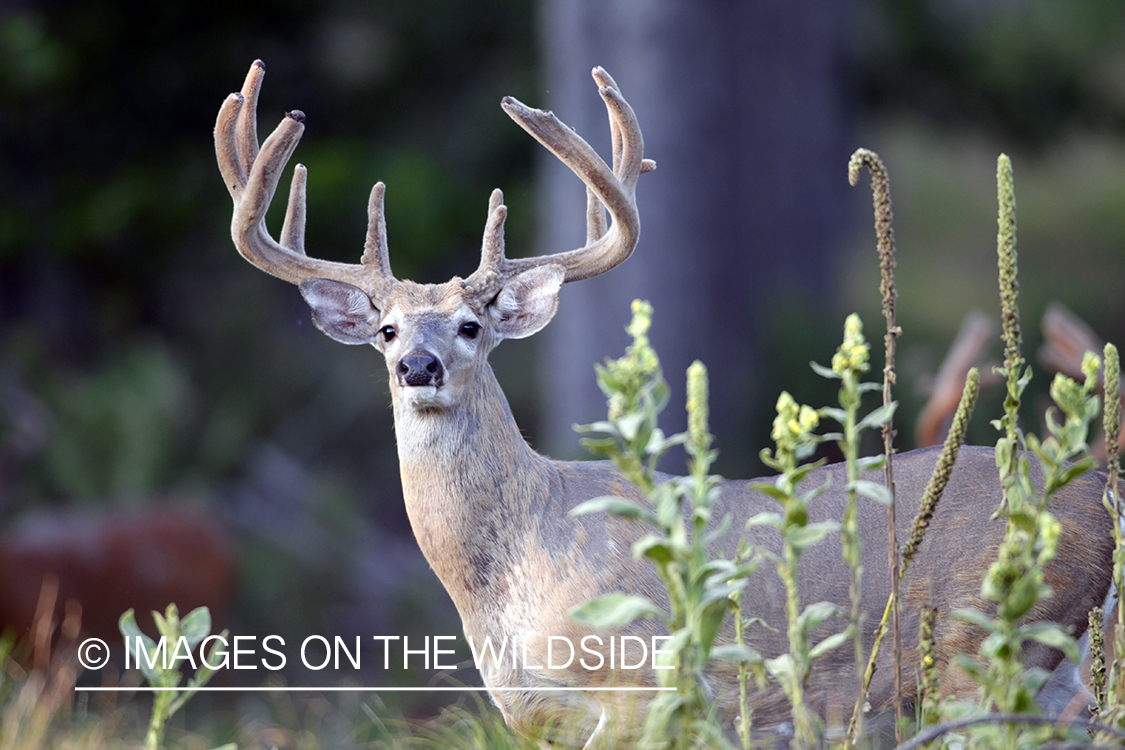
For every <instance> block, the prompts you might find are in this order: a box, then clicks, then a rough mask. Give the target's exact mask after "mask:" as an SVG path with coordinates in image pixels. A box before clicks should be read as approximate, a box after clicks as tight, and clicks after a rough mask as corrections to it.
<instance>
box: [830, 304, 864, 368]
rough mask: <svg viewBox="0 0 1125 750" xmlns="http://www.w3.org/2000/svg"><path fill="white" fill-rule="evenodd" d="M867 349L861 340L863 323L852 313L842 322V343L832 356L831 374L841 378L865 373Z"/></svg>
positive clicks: (862, 339)
mask: <svg viewBox="0 0 1125 750" xmlns="http://www.w3.org/2000/svg"><path fill="white" fill-rule="evenodd" d="M868 356H869V347H868V346H867V340H866V339H864V338H863V322H862V321H860V319H859V316H858V315H856V314H855V313H852V314H851V315H849V316H848V317H847V320H845V321H844V343H842V344H840V348H839V349H837V350H836V354H834V355H833V356H832V372H834V373H836V375H838V376H839V377H841V378H843V377H844V376H845V375H846V374H848V373H851V374H853V375H859V374H860V373H864V372H867V370H868V364H867V360H868Z"/></svg>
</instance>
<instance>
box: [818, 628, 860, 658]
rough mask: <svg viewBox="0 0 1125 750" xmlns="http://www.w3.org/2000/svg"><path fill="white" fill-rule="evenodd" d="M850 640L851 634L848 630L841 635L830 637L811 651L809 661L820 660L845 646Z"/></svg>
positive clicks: (836, 634)
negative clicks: (830, 652)
mask: <svg viewBox="0 0 1125 750" xmlns="http://www.w3.org/2000/svg"><path fill="white" fill-rule="evenodd" d="M850 639H851V634H850V633H848V631H846V630H845V631H842V632H840V633H833V634H832V635H830V636H828V637H827V638H825V639H824V640H823V641H821V642H820V643H818V644H816V645H815V646H813V647H812V648H811V649H809V661H812V660H813V659H818V658H820V657H821V656H823V655H824V654H826V653H828V652H829V651H831V650H833V649H836V648H839V647H840V646H842V645H843V644H845V643H847V642H848V641H849V640H850Z"/></svg>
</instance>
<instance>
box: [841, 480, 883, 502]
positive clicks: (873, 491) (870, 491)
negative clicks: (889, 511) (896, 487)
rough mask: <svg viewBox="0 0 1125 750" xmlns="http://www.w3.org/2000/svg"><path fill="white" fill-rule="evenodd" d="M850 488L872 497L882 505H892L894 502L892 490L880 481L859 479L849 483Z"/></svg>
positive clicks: (864, 495)
mask: <svg viewBox="0 0 1125 750" xmlns="http://www.w3.org/2000/svg"><path fill="white" fill-rule="evenodd" d="M848 489H849V490H855V492H856V494H857V495H862V496H863V497H867V498H870V499H872V500H874V501H875V502H877V503H879V504H881V505H886V506H890V504H891V502H892V500H891V491H890V490H888V489H887V488H886V486H884V485H882V484H879V483H878V482H872V481H870V480H867V479H857V480H855V481H854V482H851V483H850V484H848Z"/></svg>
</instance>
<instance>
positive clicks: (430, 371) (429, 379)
mask: <svg viewBox="0 0 1125 750" xmlns="http://www.w3.org/2000/svg"><path fill="white" fill-rule="evenodd" d="M398 376H399V378H400V379H401V380H402V382H404V383H406V384H407V385H441V376H442V368H441V360H439V359H438V358H437V357H435V356H433V355H431V354H411V355H409V356H406V357H403V358H402V359H400V360H399V361H398Z"/></svg>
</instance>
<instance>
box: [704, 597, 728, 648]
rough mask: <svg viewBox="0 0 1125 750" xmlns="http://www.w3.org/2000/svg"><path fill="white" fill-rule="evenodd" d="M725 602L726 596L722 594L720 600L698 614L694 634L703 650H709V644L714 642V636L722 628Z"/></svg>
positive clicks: (725, 607) (725, 612) (725, 610)
mask: <svg viewBox="0 0 1125 750" xmlns="http://www.w3.org/2000/svg"><path fill="white" fill-rule="evenodd" d="M727 602H728V600H727V597H726V594H724V595H723V596H722V599H721V600H719V601H714V602H712V603H711V604H710V605H709V606H707V607H704V608H703V611H702V612H700V613H699V620H698V628H697V630H696V634H697V635H698V636H699V643H700V645H701V646H703V648H704V650H710V648H711V644H712V643H714V642H715V636H717V635H718V634H719V628H721V627H722V625H723V618H724V617H726V614H727Z"/></svg>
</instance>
